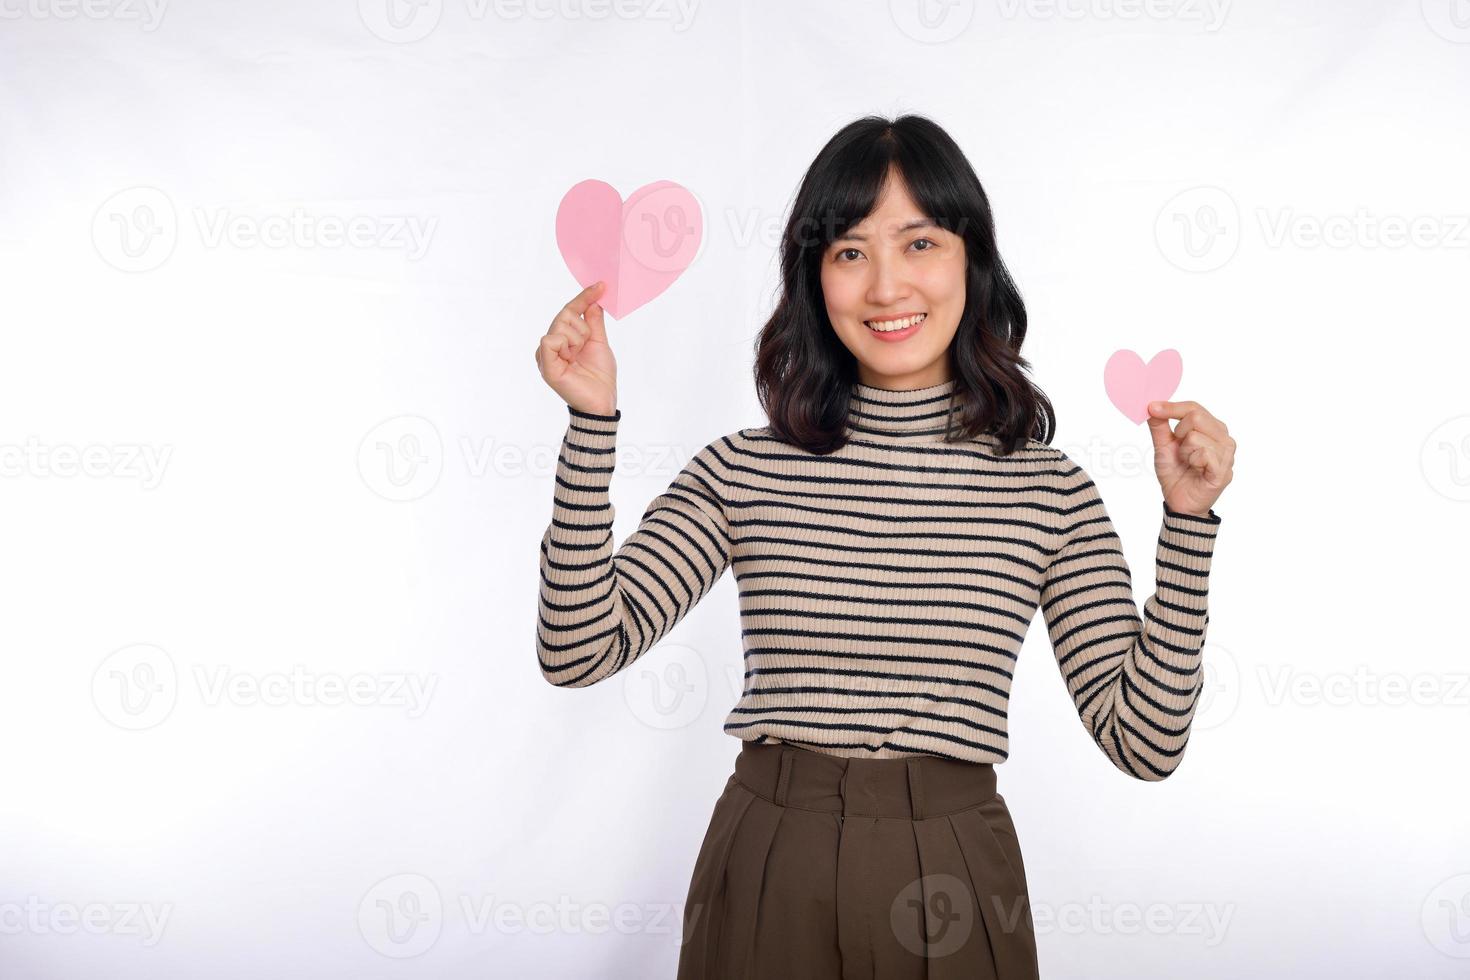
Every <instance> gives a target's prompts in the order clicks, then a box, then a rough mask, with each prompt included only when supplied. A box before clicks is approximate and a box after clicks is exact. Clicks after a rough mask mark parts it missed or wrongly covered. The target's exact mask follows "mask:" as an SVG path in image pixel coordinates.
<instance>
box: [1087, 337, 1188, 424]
mask: <svg viewBox="0 0 1470 980" xmlns="http://www.w3.org/2000/svg"><path fill="white" fill-rule="evenodd" d="M1183 374H1184V361H1183V359H1182V358H1180V356H1179V352H1178V351H1177V350H1174V349H1173V348H1170V349H1169V350H1161V351H1159V352H1158V353H1157V354H1155V355H1154V357H1153V360H1151V361H1149V362H1148V363H1147V364H1145V363H1143V358H1141V357H1139V356H1138V355H1137V354H1135V353H1134V352H1133V351H1131V350H1120V351H1115V352H1114V353H1113V356H1112V357H1110V358H1108V363H1107V366H1106V367H1104V368H1103V387H1105V388H1106V389H1107V392H1108V398H1109V399H1110V400H1111V401H1112V403H1113V404H1114V405H1116V406H1118V411H1120V412H1122V413H1123V414H1124V415H1126V416H1128V417H1129V418H1130V419H1132V420H1133V421H1134V423H1135V424H1136V423H1139V422H1142V421H1144V420H1145V419H1147V418H1148V403H1149V402H1151V401H1168V400H1169V396H1170V395H1172V394H1174V391H1175V390H1176V389H1177V388H1178V387H1179V378H1180V377H1181V376H1182V375H1183Z"/></svg>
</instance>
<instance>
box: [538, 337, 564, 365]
mask: <svg viewBox="0 0 1470 980" xmlns="http://www.w3.org/2000/svg"><path fill="white" fill-rule="evenodd" d="M569 346H570V341H569V340H568V339H567V337H566V335H565V334H550V333H549V334H547V335H546V336H544V337H542V338H541V346H540V347H539V348H538V349H537V353H538V358H539V362H540V364H541V367H542V370H551V368H552V367H553V366H554V365H555V364H556V362H557V361H559V360H560V361H566V362H568V363H570V362H571V357H569V356H568V352H567V348H568V347H569Z"/></svg>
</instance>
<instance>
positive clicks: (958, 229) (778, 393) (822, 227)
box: [754, 115, 1055, 455]
mask: <svg viewBox="0 0 1470 980" xmlns="http://www.w3.org/2000/svg"><path fill="white" fill-rule="evenodd" d="M891 171H896V173H895V176H896V177H898V178H899V179H901V180H902V182H903V184H904V185H905V186H906V188H907V190H908V192H909V196H910V197H911V198H912V199H913V201H914V203H915V204H916V205H918V207H919V208H920V210H921V211H922V212H923V213H924V214H925V215H926V216H927V217H928V218H930V219H931V220H933V221H934V222H935V223H936V224H938V225H939V226H940V227H941V228H944V229H945V230H946V231H950V232H953V233H954V234H956V235H959V236H960V237H962V238H963V239H964V242H965V255H966V266H967V268H966V271H965V308H964V311H963V312H962V313H961V314H960V322H959V327H958V329H957V330H956V332H955V335H954V339H953V341H952V342H951V343H950V346H949V359H950V367H951V370H952V374H953V376H954V377H955V378H956V379H957V380H958V384H957V385H956V397H957V402H958V408H957V411H956V413H955V416H954V417H953V419H952V421H951V425H950V431H949V432H948V433H947V434H946V437H945V438H946V441H959V440H962V439H967V438H972V437H974V436H976V435H979V434H981V433H989V434H991V435H992V436H993V437H994V438H995V439H996V440H997V441H998V443H999V447H1000V448H999V450H998V451H999V452H1000V453H1001V454H1002V455H1009V454H1010V453H1012V452H1014V451H1015V450H1016V449H1018V448H1020V447H1023V446H1024V445H1025V443H1026V440H1027V439H1028V438H1034V439H1037V440H1039V441H1041V442H1043V443H1050V442H1051V438H1052V434H1053V431H1054V428H1055V415H1054V410H1053V408H1052V404H1051V401H1050V400H1049V399H1048V398H1047V397H1046V395H1045V394H1044V393H1043V392H1042V391H1041V390H1040V389H1039V388H1037V387H1036V386H1035V385H1034V384H1032V383H1031V381H1030V379H1029V378H1027V377H1026V374H1025V371H1026V369H1027V368H1028V367H1030V364H1029V363H1028V362H1027V361H1026V359H1025V358H1023V357H1022V356H1021V342H1022V341H1023V340H1025V338H1026V307H1025V304H1024V303H1022V301H1021V294H1020V292H1019V290H1017V288H1016V284H1015V282H1013V281H1012V279H1011V276H1010V273H1009V272H1008V271H1007V270H1006V267H1005V263H1003V262H1002V261H1001V258H1000V253H999V252H998V251H997V250H996V245H995V224H994V221H993V220H992V218H991V212H990V201H989V199H988V198H986V196H985V189H984V188H983V187H981V186H980V179H979V177H977V176H976V175H975V171H974V168H973V167H971V166H970V163H969V161H968V160H967V159H966V158H965V155H964V153H963V152H961V150H960V148H959V146H958V145H957V144H956V143H955V142H954V140H953V139H951V138H950V136H949V134H948V133H946V132H945V131H944V130H943V129H941V128H940V127H939V125H938V124H937V123H935V122H933V121H932V120H930V119H928V118H926V117H924V116H920V115H902V116H899V117H897V118H896V119H892V120H889V119H885V118H883V117H881V116H875V115H870V116H864V117H863V118H861V119H858V120H856V121H854V122H851V123H849V124H848V125H846V126H844V127H843V128H842V129H841V130H839V131H838V132H837V134H836V135H834V136H833V137H832V138H831V139H830V140H828V141H827V145H826V146H824V147H822V150H821V152H820V153H818V154H817V157H816V159H815V160H813V161H812V164H811V166H810V167H808V168H807V172H806V175H805V176H804V177H803V178H802V181H801V186H800V188H799V189H798V190H797V194H796V200H795V202H794V203H793V205H792V208H791V215H790V217H789V218H788V219H787V222H786V230H785V232H784V234H783V236H782V239H781V251H780V257H781V296H780V300H779V301H778V303H777V304H776V309H775V311H774V312H773V313H772V314H771V317H770V319H769V320H767V321H766V324H765V326H764V327H763V328H762V329H761V332H760V334H759V336H758V337H757V338H756V342H755V369H754V370H755V386H756V395H757V397H758V398H759V399H760V402H761V407H762V408H763V409H764V410H765V412H766V415H767V417H768V419H769V421H770V429H771V433H772V434H773V435H775V436H776V437H777V438H780V439H782V440H784V441H786V442H789V443H792V444H794V445H797V446H801V447H802V448H804V449H806V450H808V451H809V452H812V453H817V454H826V453H830V452H832V451H833V450H836V449H838V448H841V446H842V445H843V443H844V442H846V437H845V430H844V422H845V421H846V419H847V413H848V407H849V402H850V400H851V397H852V386H853V385H854V384H855V383H856V382H857V380H858V373H857V359H856V358H855V357H853V355H852V352H851V351H849V350H848V349H847V347H846V346H844V345H843V343H842V341H841V339H840V338H838V336H837V334H836V332H835V331H834V330H833V329H832V324H831V321H830V320H829V319H828V317H827V307H826V303H825V302H824V300H823V298H822V276H821V263H822V256H823V254H824V253H825V252H826V250H827V247H828V246H829V245H830V244H831V243H832V242H833V241H835V240H836V239H837V238H838V237H840V236H841V235H842V234H843V233H844V232H846V231H847V230H848V229H849V228H851V227H853V226H854V225H857V224H859V223H861V222H862V221H863V220H864V219H865V218H866V217H867V216H868V215H869V214H870V213H871V212H872V211H873V209H874V208H875V207H876V206H877V204H878V200H879V197H880V195H881V194H882V191H883V186H884V184H885V182H886V181H887V179H888V176H889V173H890V172H891Z"/></svg>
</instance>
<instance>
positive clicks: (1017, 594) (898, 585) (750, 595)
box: [536, 380, 1220, 780]
mask: <svg viewBox="0 0 1470 980" xmlns="http://www.w3.org/2000/svg"><path fill="white" fill-rule="evenodd" d="M956 387H957V382H956V381H955V380H950V381H947V382H944V383H942V384H938V385H933V386H931V387H926V388H919V389H912V390H906V391H894V390H888V389H882V388H876V387H872V386H868V385H863V384H857V385H855V386H854V388H853V393H852V401H851V406H850V410H849V414H848V419H847V428H848V431H849V433H850V439H849V441H848V442H847V444H846V445H844V446H843V448H841V449H839V450H837V451H836V452H833V453H831V454H829V455H825V456H819V455H815V454H812V453H809V452H807V451H805V450H803V449H800V448H797V447H794V446H792V445H790V444H789V443H786V442H783V441H780V440H778V439H776V438H775V437H773V436H772V435H771V432H770V429H769V427H762V428H753V429H741V430H740V431H739V432H735V433H732V434H730V435H727V436H723V437H721V438H719V439H717V440H715V441H714V442H712V443H710V444H709V445H707V446H705V447H704V448H703V449H702V450H700V451H699V452H698V453H697V454H695V456H694V457H693V459H691V460H690V462H689V464H688V466H686V467H685V468H684V469H683V471H682V472H681V473H679V475H678V476H676V477H675V478H674V479H673V481H672V482H671V483H670V485H669V487H668V489H667V490H666V491H664V492H663V493H662V494H660V495H659V496H658V497H656V498H655V499H654V500H653V501H652V502H651V503H650V504H649V505H648V508H647V510H646V511H645V512H644V514H643V517H642V519H641V521H640V523H639V526H638V528H637V530H635V531H634V532H633V533H632V534H631V535H629V536H628V537H627V539H626V540H624V541H623V543H622V545H621V546H620V547H618V548H617V549H616V550H615V549H614V547H613V534H612V525H613V505H612V504H611V503H610V501H609V495H608V487H609V483H610V481H611V477H612V471H613V461H614V455H615V451H616V442H617V430H618V421H619V420H620V419H621V418H622V410H621V409H619V410H618V411H617V412H616V413H615V414H613V415H594V414H589V413H586V412H581V411H578V410H576V409H572V408H571V407H570V406H569V407H568V411H569V412H570V418H569V420H568V425H567V430H566V434H565V436H564V437H563V440H562V445H561V455H560V457H559V458H558V461H557V472H556V488H555V496H554V501H553V506H552V517H551V524H550V526H549V527H548V528H547V529H546V533H545V535H544V536H543V537H542V541H541V559H540V565H541V588H540V601H539V607H540V608H539V625H538V628H537V630H536V650H537V655H538V657H539V659H540V664H541V671H542V674H543V676H544V677H545V678H546V680H547V681H549V682H550V683H552V684H555V685H558V686H562V687H585V686H587V685H590V684H595V683H597V682H598V681H602V680H606V679H607V678H608V677H611V676H612V675H613V674H615V673H616V672H618V671H620V670H622V669H624V668H625V667H627V666H629V665H630V664H632V663H633V662H634V661H636V660H637V659H638V658H639V657H641V656H642V655H643V654H645V653H646V652H648V650H649V649H650V648H652V647H653V645H654V644H656V643H657V642H658V641H659V640H660V639H662V638H663V637H664V636H666V635H667V634H668V632H669V631H670V630H671V629H672V628H673V627H674V626H675V624H677V623H678V622H679V620H680V619H682V618H683V617H684V616H685V615H687V614H688V612H689V610H690V609H692V608H693V607H694V605H695V604H696V603H697V602H699V600H700V599H701V598H703V597H704V596H705V595H706V594H707V593H708V592H709V590H710V589H711V588H712V587H713V586H714V584H715V582H716V581H717V580H718V579H719V578H720V576H721V575H723V574H724V572H725V569H726V568H729V567H733V568H734V572H735V578H736V581H737V582H738V584H739V590H740V621H741V626H742V629H741V636H742V641H743V646H744V656H745V681H744V691H743V693H742V694H741V697H740V699H739V701H738V703H736V704H735V706H734V707H733V709H732V710H731V711H730V713H729V715H728V716H727V717H726V720H725V725H724V728H725V731H726V732H728V733H729V734H731V735H734V736H735V737H736V738H740V739H745V740H748V741H755V742H785V743H789V744H792V745H797V746H801V747H803V748H807V749H811V750H814V751H818V752H827V753H830V754H832V755H836V756H846V757H859V758H869V759H892V758H902V757H906V756H914V755H936V756H943V757H946V758H951V759H960V760H966V761H973V762H989V763H997V762H1002V761H1004V760H1005V759H1006V757H1007V755H1008V753H1009V742H1008V740H1007V736H1006V707H1007V702H1008V699H1009V696H1010V688H1011V679H1012V677H1013V674H1014V670H1015V666H1016V660H1017V656H1018V654H1019V653H1020V650H1021V644H1022V640H1023V639H1024V638H1025V635H1026V630H1027V628H1028V627H1029V625H1030V623H1031V621H1032V619H1033V618H1034V616H1035V613H1036V609H1037V607H1038V606H1040V608H1041V612H1042V616H1043V617H1044V618H1045V620H1046V624H1047V630H1048V633H1049V635H1050V639H1051V645H1052V648H1053V651H1054V653H1055V656H1056V663H1057V667H1058V668H1059V669H1060V672H1061V676H1062V678H1063V680H1064V682H1065V684H1066V688H1067V691H1068V693H1069V694H1070V695H1071V698H1072V701H1073V703H1074V704H1075V705H1076V708H1077V713H1078V716H1079V717H1080V718H1081V720H1082V724H1083V725H1084V726H1085V728H1086V731H1087V733H1088V734H1089V735H1090V736H1091V738H1092V739H1093V741H1094V742H1095V743H1096V744H1097V745H1098V746H1099V748H1101V749H1102V751H1103V752H1104V753H1106V755H1107V757H1108V758H1109V759H1110V760H1112V763H1113V765H1115V766H1117V767H1118V768H1119V769H1120V770H1122V771H1123V772H1126V773H1128V774H1129V775H1131V776H1134V777H1136V778H1138V779H1144V780H1158V779H1163V778H1164V777H1166V776H1168V775H1169V773H1171V772H1172V771H1173V770H1174V769H1175V767H1177V766H1178V765H1179V762H1180V759H1181V757H1182V754H1183V751H1184V747H1185V743H1186V742H1187V740H1188V738H1189V729H1190V724H1191V721H1192V719H1193V717H1194V713H1195V709H1196V706H1197V705H1198V701H1199V694H1200V690H1201V686H1202V681H1203V672H1202V667H1201V648H1202V647H1203V645H1204V642H1205V628H1206V625H1207V624H1208V623H1209V612H1208V610H1207V607H1206V590H1207V585H1208V578H1209V569H1210V559H1211V556H1212V554H1213V551H1214V543H1215V535H1216V530H1217V528H1218V525H1219V523H1220V518H1219V516H1218V515H1217V514H1215V512H1214V511H1210V514H1209V516H1208V517H1198V516H1195V515H1189V514H1181V513H1176V512H1175V511H1173V510H1171V509H1170V508H1169V507H1168V505H1167V504H1165V505H1163V507H1162V513H1161V515H1160V525H1159V537H1158V548H1157V552H1156V556H1155V564H1154V568H1155V582H1156V589H1155V591H1154V593H1153V594H1152V595H1151V596H1149V598H1148V599H1147V600H1146V601H1145V603H1144V607H1143V616H1142V618H1140V616H1139V611H1138V607H1137V605H1135V601H1134V597H1133V585H1132V577H1131V574H1130V572H1129V569H1128V565H1127V562H1126V561H1125V560H1124V557H1123V552H1122V549H1121V547H1120V543H1119V540H1118V536H1117V534H1116V533H1115V531H1114V528H1113V525H1112V522H1111V520H1110V519H1109V517H1108V513H1107V511H1106V509H1105V508H1104V506H1103V501H1102V498H1101V496H1100V495H1099V493H1098V488H1097V486H1096V484H1094V483H1093V481H1092V480H1091V479H1090V478H1089V477H1088V475H1087V473H1086V472H1085V471H1084V470H1083V469H1082V467H1081V466H1079V465H1078V464H1077V463H1075V462H1073V461H1072V459H1071V458H1069V457H1068V456H1067V454H1066V453H1064V452H1062V451H1060V450H1058V449H1054V448H1052V447H1050V446H1048V445H1046V444H1045V443H1042V442H1038V441H1036V440H1034V439H1032V440H1028V441H1027V443H1026V446H1025V448H1024V449H1020V450H1018V451H1017V452H1015V453H1013V454H1011V455H1010V456H1008V457H1007V456H1001V455H999V454H998V453H997V451H996V450H997V447H998V443H996V442H995V441H994V440H993V438H992V437H990V436H988V435H986V436H980V437H978V438H976V439H973V440H968V441H963V442H945V441H944V431H943V430H944V422H945V416H946V412H947V410H948V408H949V406H950V398H951V396H952V395H953V394H954V392H955V390H956Z"/></svg>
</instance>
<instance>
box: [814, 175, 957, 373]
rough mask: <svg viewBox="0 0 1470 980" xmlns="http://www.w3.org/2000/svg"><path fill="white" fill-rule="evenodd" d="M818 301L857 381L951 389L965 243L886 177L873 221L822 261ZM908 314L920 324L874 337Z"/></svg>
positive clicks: (870, 218) (894, 179) (837, 243)
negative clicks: (944, 385) (947, 384)
mask: <svg viewBox="0 0 1470 980" xmlns="http://www.w3.org/2000/svg"><path fill="white" fill-rule="evenodd" d="M822 296H823V298H824V300H825V301H826V304H827V317H828V319H830V320H831V321H832V329H833V330H835V331H836V332H837V336H838V337H839V338H841V340H842V343H843V344H844V345H845V346H846V347H847V349H848V350H850V351H852V354H853V356H854V357H856V358H857V361H858V380H860V381H862V382H863V383H864V384H869V385H873V386H875V387H878V388H890V389H894V390H905V389H910V388H927V387H929V386H930V385H936V384H939V383H940V382H942V381H948V380H949V379H950V370H949V356H948V351H949V344H950V341H951V340H953V339H954V334H955V330H956V328H957V327H958V326H959V322H960V313H961V312H962V311H963V310H964V308H965V241H964V239H963V238H961V237H960V236H958V235H956V234H953V233H952V232H948V231H945V230H944V229H942V228H940V227H939V226H938V225H936V224H933V223H932V222H930V221H929V219H928V218H926V217H925V216H924V215H923V214H922V213H921V212H920V211H919V209H918V207H917V206H916V205H915V204H914V202H913V201H912V200H911V199H910V198H909V195H908V190H907V188H905V187H904V186H903V184H902V182H901V180H899V179H898V178H897V176H896V174H894V173H892V172H890V174H889V178H888V182H887V184H886V185H885V187H884V190H883V194H882V196H881V198H880V199H879V201H878V206H877V207H876V208H874V210H873V213H872V214H870V215H868V216H867V217H866V218H864V219H863V221H862V222H861V223H860V224H858V225H855V226H854V227H852V228H851V229H849V230H848V231H847V232H846V233H845V234H844V235H843V236H842V237H840V238H838V239H837V240H836V241H834V242H832V243H831V244H830V245H829V246H827V250H826V252H824V253H823V255H822ZM908 314H922V315H923V318H922V320H921V321H920V322H919V323H917V324H914V325H911V326H908V327H906V328H905V329H902V330H899V331H895V332H881V331H879V330H877V329H875V328H876V327H881V326H892V324H893V322H901V321H894V320H893V318H894V317H902V316H905V315H908ZM874 320H879V321H883V320H886V321H889V322H888V323H882V322H879V323H873V321H874ZM869 324H872V325H871V326H870V325H869Z"/></svg>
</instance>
